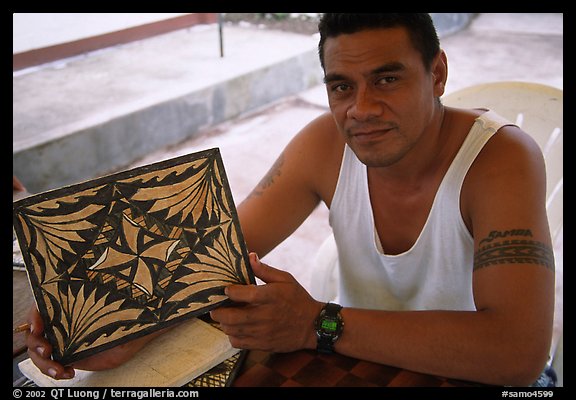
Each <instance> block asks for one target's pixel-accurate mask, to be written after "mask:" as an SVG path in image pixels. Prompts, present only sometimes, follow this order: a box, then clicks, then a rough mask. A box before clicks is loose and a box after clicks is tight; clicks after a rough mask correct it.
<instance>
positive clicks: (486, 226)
mask: <svg viewBox="0 0 576 400" xmlns="http://www.w3.org/2000/svg"><path fill="white" fill-rule="evenodd" d="M545 203H546V168H545V164H544V157H543V155H542V151H541V149H540V147H539V146H538V144H537V143H536V141H535V140H534V138H532V137H531V136H530V135H529V134H528V133H526V132H524V131H523V130H522V129H520V128H519V127H517V126H515V125H505V126H503V127H501V128H500V129H499V130H498V131H497V132H496V133H495V134H494V135H493V136H492V137H491V138H490V140H489V141H488V142H487V143H486V144H485V146H484V147H483V148H482V150H481V151H480V153H479V154H478V156H477V157H476V159H475V160H474V162H473V164H472V166H471V168H470V170H469V171H468V174H467V175H466V179H465V181H464V184H463V186H462V195H461V206H462V216H463V217H464V220H465V221H466V223H467V225H469V229H470V230H471V231H474V233H475V235H474V236H477V235H488V234H489V233H490V232H491V231H493V230H503V231H506V230H509V229H517V228H524V229H532V231H534V232H535V231H540V232H542V234H544V235H545V233H546V226H545V218H546V209H545ZM480 226H482V229H480V230H479V229H478V228H479V227H480Z"/></svg>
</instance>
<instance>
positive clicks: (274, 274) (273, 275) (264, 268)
mask: <svg viewBox="0 0 576 400" xmlns="http://www.w3.org/2000/svg"><path fill="white" fill-rule="evenodd" d="M250 265H251V266H252V271H253V272H254V275H255V276H256V277H257V278H260V279H262V280H263V281H264V282H265V283H271V282H288V281H290V280H292V279H293V278H292V275H290V274H289V273H287V272H286V271H282V270H280V269H276V268H274V267H271V266H269V265H268V264H264V263H263V262H261V261H260V259H259V258H258V255H257V254H256V253H250Z"/></svg>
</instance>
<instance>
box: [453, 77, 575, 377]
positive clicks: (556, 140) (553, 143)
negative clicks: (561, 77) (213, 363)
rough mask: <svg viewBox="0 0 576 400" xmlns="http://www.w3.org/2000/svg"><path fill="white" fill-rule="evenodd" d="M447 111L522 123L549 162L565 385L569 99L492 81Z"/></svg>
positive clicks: (557, 355)
mask: <svg viewBox="0 0 576 400" xmlns="http://www.w3.org/2000/svg"><path fill="white" fill-rule="evenodd" d="M442 102H443V103H444V104H445V105H446V106H452V107H462V108H475V107H484V108H489V109H491V110H494V111H496V112H497V113H498V114H500V115H501V116H503V117H505V118H507V119H508V120H510V121H512V122H514V123H516V125H518V126H520V127H521V128H522V129H523V130H524V131H525V132H527V133H528V134H530V135H531V136H532V137H533V138H534V139H535V140H536V142H537V143H538V144H539V145H540V148H541V149H542V152H543V154H544V160H545V163H546V176H547V186H546V211H547V213H548V222H549V225H550V233H551V236H552V245H553V248H554V257H555V261H556V301H555V306H556V309H555V313H554V314H555V315H554V336H553V339H552V346H551V350H550V358H551V363H552V366H553V367H554V369H555V370H556V373H557V374H558V385H559V386H563V384H564V377H563V371H564V365H563V351H564V350H563V349H564V343H563V294H564V290H563V271H564V267H563V251H564V242H563V239H564V197H563V194H564V164H563V157H564V153H563V150H564V129H563V127H564V124H563V115H564V95H563V91H562V90H560V89H557V88H554V87H551V86H547V85H542V84H537V83H529V82H491V83H486V84H480V85H475V86H471V87H468V88H464V89H462V90H459V91H456V92H454V93H451V94H449V95H447V96H445V97H444V98H443V99H442Z"/></svg>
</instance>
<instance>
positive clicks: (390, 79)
mask: <svg viewBox="0 0 576 400" xmlns="http://www.w3.org/2000/svg"><path fill="white" fill-rule="evenodd" d="M397 80H398V78H397V77H395V76H384V77H381V78H378V80H377V81H376V83H377V84H379V85H385V84H388V83H394V82H396V81H397Z"/></svg>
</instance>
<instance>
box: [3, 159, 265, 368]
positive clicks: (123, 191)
mask: <svg viewBox="0 0 576 400" xmlns="http://www.w3.org/2000/svg"><path fill="white" fill-rule="evenodd" d="M13 216H14V229H15V232H16V235H17V237H18V241H19V243H20V247H21V250H22V255H23V258H24V261H25V264H26V269H27V272H28V277H29V279H30V284H31V287H32V290H33V293H34V297H35V299H36V303H37V305H38V309H39V311H40V314H41V315H42V318H43V320H44V326H45V327H46V335H47V338H48V340H49V341H50V343H51V344H52V346H53V348H54V350H53V357H54V359H56V360H58V361H60V362H62V363H69V362H72V361H75V360H78V359H80V358H83V357H86V356H89V355H92V354H94V353H96V352H99V351H102V350H105V349H107V348H110V347H113V346H115V345H117V344H120V343H123V342H125V341H128V340H131V339H133V338H135V337H139V336H142V335H145V334H148V333H151V332H153V331H155V330H158V329H161V328H164V327H166V326H168V325H171V324H174V323H176V322H178V321H181V320H182V319H185V318H190V317H194V316H198V315H202V314H204V313H206V312H207V311H209V310H211V309H213V308H214V307H216V306H218V305H220V304H222V303H223V302H225V301H227V297H226V296H225V295H224V287H225V286H227V285H229V284H233V283H234V284H237V283H240V284H249V283H254V282H255V281H254V276H253V274H252V271H251V269H250V264H249V261H248V254H247V250H246V246H245V244H244V239H243V236H242V232H241V229H240V225H239V221H238V216H237V212H236V209H235V206H234V202H233V199H232V195H231V192H230V188H229V184H228V181H227V178H226V174H225V171H224V166H223V163H222V159H221V156H220V152H219V150H218V149H210V150H206V151H202V152H198V153H194V154H189V155H186V156H182V157H178V158H174V159H171V160H166V161H162V162H159V163H155V164H151V165H147V166H143V167H138V168H135V169H132V170H129V171H124V172H121V173H117V174H113V175H109V176H106V177H102V178H98V179H94V180H91V181H88V182H84V183H81V184H77V185H72V186H69V187H65V188H61V189H57V190H53V191H49V192H45V193H41V194H38V195H34V196H30V197H27V198H25V199H22V200H20V201H17V202H15V203H14V206H13Z"/></svg>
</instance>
